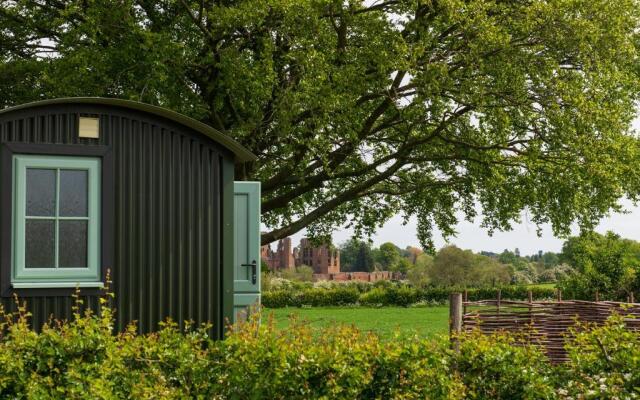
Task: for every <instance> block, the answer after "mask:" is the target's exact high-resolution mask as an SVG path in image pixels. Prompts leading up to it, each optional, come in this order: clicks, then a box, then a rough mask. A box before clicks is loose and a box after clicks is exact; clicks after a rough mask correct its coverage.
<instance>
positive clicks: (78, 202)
mask: <svg viewBox="0 0 640 400" xmlns="http://www.w3.org/2000/svg"><path fill="white" fill-rule="evenodd" d="M87 183H88V172H87V171H82V170H70V169H63V170H60V210H59V212H60V216H63V217H86V216H87V208H88V207H87V198H88V195H87V194H88V191H87Z"/></svg>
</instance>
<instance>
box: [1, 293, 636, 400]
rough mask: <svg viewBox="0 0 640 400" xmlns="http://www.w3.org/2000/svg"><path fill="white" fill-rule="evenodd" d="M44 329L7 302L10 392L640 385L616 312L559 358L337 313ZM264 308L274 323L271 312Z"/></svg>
mask: <svg viewBox="0 0 640 400" xmlns="http://www.w3.org/2000/svg"><path fill="white" fill-rule="evenodd" d="M80 306H81V304H79V303H78V304H76V308H75V310H76V313H75V316H74V318H73V319H72V320H71V321H67V322H52V323H51V324H50V325H47V326H45V327H44V328H43V329H42V332H40V333H36V332H34V331H32V330H31V329H30V328H29V326H28V315H27V314H26V312H25V311H24V310H25V309H24V307H20V308H19V310H18V312H17V313H16V314H6V313H4V312H2V311H0V314H1V315H0V316H1V317H2V318H0V320H2V324H1V328H2V332H3V334H2V336H1V337H0V397H2V398H15V399H26V398H38V399H86V398H96V399H130V398H136V399H158V398H162V399H184V398H202V399H205V398H206V399H423V398H428V399H433V400H438V399H443V400H445V399H447V400H457V399H460V400H462V399H468V398H474V399H486V400H489V399H510V400H520V399H567V400H568V399H577V398H580V399H616V398H618V399H626V398H634V397H635V396H637V390H638V387H639V384H640V374H639V373H638V371H640V364H639V363H638V360H640V353H639V351H640V350H639V349H640V335H639V334H638V333H637V332H635V333H634V332H631V331H629V330H628V329H626V328H625V324H624V320H623V319H622V318H621V317H618V316H614V317H612V318H610V319H609V321H607V323H606V324H605V325H604V326H602V327H585V328H582V329H580V331H579V332H577V334H576V337H575V340H573V341H572V342H570V343H569V344H568V346H567V349H568V351H569V355H570V361H569V362H568V363H567V364H564V365H559V366H552V365H551V364H550V363H549V362H548V361H547V360H546V358H545V356H544V354H543V353H542V352H541V351H540V350H539V349H537V348H535V347H531V346H528V345H526V344H524V343H518V338H517V337H513V336H508V335H506V334H497V335H491V336H486V335H482V334H480V333H479V332H470V333H465V334H463V335H461V336H460V337H458V338H457V339H458V343H459V351H454V350H452V348H451V344H450V342H449V340H448V339H447V338H446V337H441V338H439V339H436V340H428V339H421V338H418V337H416V336H406V335H405V336H402V335H400V334H396V336H395V337H394V338H393V340H380V339H379V337H378V336H376V335H375V334H371V333H368V334H364V333H362V332H361V331H359V330H358V329H357V328H355V327H353V326H345V325H340V324H334V325H332V326H330V327H328V328H325V329H323V330H322V332H321V334H316V333H315V332H314V331H313V330H312V329H311V328H310V327H309V326H308V325H307V324H306V323H304V322H298V321H296V320H295V319H292V320H291V322H290V324H289V326H288V327H287V328H284V329H277V328H276V327H275V325H274V322H273V320H271V319H266V318H261V317H260V315H259V314H255V315H254V316H253V317H251V318H250V319H249V320H248V321H247V322H243V323H240V324H238V325H237V326H235V327H234V328H233V329H232V330H230V331H229V332H228V334H227V337H226V339H225V340H223V341H212V340H210V339H209V338H208V337H207V335H206V331H207V330H206V327H202V328H198V329H192V328H187V329H186V330H185V331H180V330H179V329H178V328H177V324H175V323H172V322H170V321H169V322H166V323H165V324H163V325H162V326H161V329H160V331H158V332H157V333H152V334H147V335H138V334H136V329H135V327H134V326H131V327H129V328H128V329H127V330H126V331H125V332H122V333H119V334H114V333H113V315H112V312H111V310H110V308H109V307H107V304H106V301H103V304H102V306H103V307H102V310H101V314H100V315H93V314H91V313H90V312H86V313H84V314H80V312H79V311H78V310H79V309H80V308H81V307H80ZM261 319H262V323H260V322H259V321H260V320H261Z"/></svg>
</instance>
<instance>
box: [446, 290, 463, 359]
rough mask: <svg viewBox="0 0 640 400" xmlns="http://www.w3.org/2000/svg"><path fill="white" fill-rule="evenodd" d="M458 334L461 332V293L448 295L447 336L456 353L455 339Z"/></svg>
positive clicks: (457, 345)
mask: <svg viewBox="0 0 640 400" xmlns="http://www.w3.org/2000/svg"><path fill="white" fill-rule="evenodd" d="M460 332H462V293H451V294H450V295H449V336H450V337H451V344H452V345H453V348H454V349H455V350H456V351H457V350H459V349H460V345H459V344H458V338H457V335H458V334H460Z"/></svg>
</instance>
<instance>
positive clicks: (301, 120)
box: [0, 0, 640, 245]
mask: <svg viewBox="0 0 640 400" xmlns="http://www.w3.org/2000/svg"><path fill="white" fill-rule="evenodd" d="M638 3H639V2H638V0H616V1H611V0H375V1H374V0H368V1H358V0H243V1H241V0H238V1H230V0H197V1H196V0H162V1H147V0H69V1H60V0H51V1H45V0H9V1H7V0H0V104H1V105H2V106H9V105H13V104H18V103H23V102H26V101H31V100H36V99H42V98H51V97H59V96H78V95H83V96H112V97H121V98H127V99H135V100H140V101H144V102H149V103H154V104H158V105H161V106H164V107H169V108H172V109H174V110H176V111H179V112H182V113H185V114H188V115H190V116H192V117H194V118H197V119H199V120H201V121H203V122H205V123H208V124H210V125H212V126H214V127H215V128H218V129H221V130H224V131H225V132H227V133H228V134H229V135H231V136H233V137H234V138H236V139H237V140H238V141H239V142H241V143H242V144H244V145H245V146H246V147H248V148H249V149H250V150H251V151H253V152H254V153H255V154H256V155H257V156H258V157H259V159H258V161H257V162H254V163H247V164H243V165H238V166H237V178H238V179H256V180H260V181H262V183H263V186H262V189H263V198H262V210H263V218H264V222H265V223H266V224H267V225H268V227H269V228H270V230H269V231H267V232H266V233H264V234H263V237H262V242H263V243H269V242H271V241H273V240H276V239H278V238H282V237H285V236H287V235H290V234H292V233H295V232H297V231H299V230H300V229H302V228H305V227H306V228H308V230H309V231H310V233H311V234H312V235H315V236H316V237H322V236H324V235H326V234H328V233H330V232H331V230H332V229H333V228H334V227H336V226H340V225H343V224H350V225H351V226H353V227H354V228H356V230H357V231H358V233H370V232H372V231H373V230H374V229H375V228H376V227H378V226H379V225H381V224H382V223H384V222H385V221H386V220H388V219H389V217H390V216H392V215H395V214H397V213H402V214H404V215H405V216H407V217H409V216H417V220H418V230H419V232H418V236H419V238H420V239H421V241H422V243H423V244H424V245H429V244H430V238H431V233H430V232H431V230H432V229H433V228H434V227H435V226H437V227H439V228H440V229H441V231H442V232H443V233H445V234H452V233H453V227H454V226H455V223H456V222H457V215H461V214H462V215H465V216H466V217H467V218H470V219H471V218H474V217H475V216H476V212H477V210H478V209H481V210H482V211H483V214H482V215H483V216H482V221H481V223H482V225H483V226H484V227H486V228H487V229H489V230H493V229H508V228H509V227H510V223H511V222H513V221H514V220H518V219H519V217H520V215H521V213H522V211H523V210H526V211H527V212H528V214H529V217H530V219H531V220H532V221H533V222H534V223H536V224H543V223H551V224H552V225H553V228H554V231H555V232H556V233H567V232H568V228H569V226H570V225H571V223H572V222H577V223H579V224H580V225H581V226H582V227H584V228H590V227H592V226H593V224H594V222H595V221H597V220H598V219H599V218H601V217H602V216H603V215H604V214H605V213H606V212H607V211H608V210H610V209H611V208H612V207H614V208H615V207H616V204H617V201H618V199H619V198H621V197H623V196H628V197H630V198H632V199H636V198H637V196H638V193H639V191H640V190H639V187H640V184H639V181H640V172H639V169H638V167H637V166H638V165H639V161H640V157H639V155H638V154H639V151H638V149H639V144H638V140H637V138H635V137H634V136H633V135H631V134H629V125H630V121H631V120H632V118H633V116H634V105H635V104H634V102H635V100H636V98H637V93H638V89H639V85H638V76H637V72H638V49H637V46H638V37H637V32H638V28H639V24H638V16H639V13H640V11H639V10H640V4H638Z"/></svg>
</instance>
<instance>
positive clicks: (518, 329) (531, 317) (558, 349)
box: [450, 294, 640, 363]
mask: <svg viewBox="0 0 640 400" xmlns="http://www.w3.org/2000/svg"><path fill="white" fill-rule="evenodd" d="M450 300H451V310H452V311H451V314H450V318H451V321H450V322H451V331H452V333H456V332H460V331H461V332H470V331H473V330H479V331H480V332H482V333H484V334H492V333H496V332H509V333H513V334H517V335H519V337H520V338H521V339H522V343H528V344H532V345H535V346H540V347H541V348H542V349H543V351H544V352H545V353H546V354H547V356H548V357H549V359H550V360H551V361H552V362H554V363H560V362H564V361H566V360H567V353H566V351H565V349H564V345H565V343H566V341H567V340H570V339H571V337H572V329H571V328H576V329H580V328H579V326H577V324H579V323H590V324H596V325H601V324H603V323H604V322H605V321H606V320H607V318H608V317H609V316H610V315H612V314H613V313H617V314H620V315H622V316H624V321H625V323H626V324H627V327H628V328H629V329H631V330H634V331H640V303H620V302H613V301H581V300H561V299H559V300H557V301H508V300H501V299H500V298H499V296H498V298H497V299H495V300H483V301H464V300H463V297H462V294H453V295H452V296H451V298H450ZM456 303H457V304H456ZM456 310H460V311H461V312H460V311H456ZM456 320H458V321H456Z"/></svg>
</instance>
